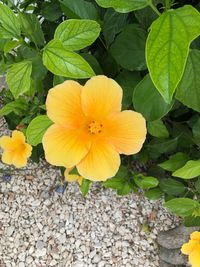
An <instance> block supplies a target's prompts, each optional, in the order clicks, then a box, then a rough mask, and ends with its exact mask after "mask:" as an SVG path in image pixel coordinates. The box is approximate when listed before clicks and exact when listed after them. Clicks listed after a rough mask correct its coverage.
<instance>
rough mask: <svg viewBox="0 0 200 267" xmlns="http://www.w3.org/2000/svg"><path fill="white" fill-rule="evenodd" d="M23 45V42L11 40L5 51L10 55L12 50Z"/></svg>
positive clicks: (7, 43) (6, 44)
mask: <svg viewBox="0 0 200 267" xmlns="http://www.w3.org/2000/svg"><path fill="white" fill-rule="evenodd" d="M20 44H21V41H16V40H11V41H8V42H6V43H5V45H4V48H3V51H4V53H9V52H10V51H11V50H12V49H14V48H15V47H17V46H18V45H20Z"/></svg>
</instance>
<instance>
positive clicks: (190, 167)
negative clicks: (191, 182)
mask: <svg viewBox="0 0 200 267" xmlns="http://www.w3.org/2000/svg"><path fill="white" fill-rule="evenodd" d="M172 175H173V176H175V177H180V178H183V179H192V178H195V177H197V176H199V175H200V160H189V161H188V162H187V163H186V164H185V165H184V166H183V167H182V168H180V169H178V170H176V171H175V172H173V173H172Z"/></svg>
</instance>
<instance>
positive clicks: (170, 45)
mask: <svg viewBox="0 0 200 267" xmlns="http://www.w3.org/2000/svg"><path fill="white" fill-rule="evenodd" d="M199 34H200V14H199V12H198V11H197V10H196V9H195V8H193V7H192V6H190V5H186V6H184V7H181V8H178V9H174V10H168V11H167V12H164V13H163V14H162V15H161V16H160V17H159V18H158V19H157V20H155V21H154V22H153V24H152V26H151V31H150V34H149V36H148V38H147V43H146V60H147V66H148V69H149V72H150V75H151V78H152V81H153V83H154V84H155V86H156V88H157V89H158V91H159V92H160V94H161V95H162V96H163V98H164V99H165V101H166V102H167V103H170V102H171V100H172V96H173V94H174V92H175V89H176V87H177V85H178V83H179V82H180V80H181V78H182V75H183V72H184V68H185V64H186V60H187V56H188V52H189V45H190V43H191V42H192V41H193V40H194V39H195V38H196V37H197V36H198V35H199Z"/></svg>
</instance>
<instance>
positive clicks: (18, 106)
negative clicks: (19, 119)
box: [0, 99, 27, 116]
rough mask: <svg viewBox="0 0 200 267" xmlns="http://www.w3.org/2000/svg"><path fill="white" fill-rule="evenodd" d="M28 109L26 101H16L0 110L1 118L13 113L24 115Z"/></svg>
mask: <svg viewBox="0 0 200 267" xmlns="http://www.w3.org/2000/svg"><path fill="white" fill-rule="evenodd" d="M26 109H27V103H26V101H25V102H24V100H22V99H16V100H15V101H12V102H9V103H8V104H6V105H5V106H3V108H2V109H0V116H6V115H8V114H10V113H12V112H14V113H15V114H16V115H20V114H21V115H22V114H24V111H25V110H26Z"/></svg>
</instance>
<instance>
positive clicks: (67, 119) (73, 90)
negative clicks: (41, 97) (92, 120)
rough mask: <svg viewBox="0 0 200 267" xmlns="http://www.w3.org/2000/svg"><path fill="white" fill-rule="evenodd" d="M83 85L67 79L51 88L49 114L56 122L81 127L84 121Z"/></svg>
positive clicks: (47, 103)
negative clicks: (82, 104) (82, 106)
mask: <svg viewBox="0 0 200 267" xmlns="http://www.w3.org/2000/svg"><path fill="white" fill-rule="evenodd" d="M81 89H82V86H81V85H80V84H79V83H77V82H75V81H71V80H69V81H66V82H64V83H62V84H59V85H57V86H55V87H54V88H52V89H50V90H49V92H48V95H47V100H46V108H47V116H48V117H49V118H50V119H51V120H52V121H53V122H54V123H56V124H61V125H63V126H66V125H67V126H72V127H79V126H80V124H81V123H82V121H83V117H84V115H83V112H82V108H81Z"/></svg>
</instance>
